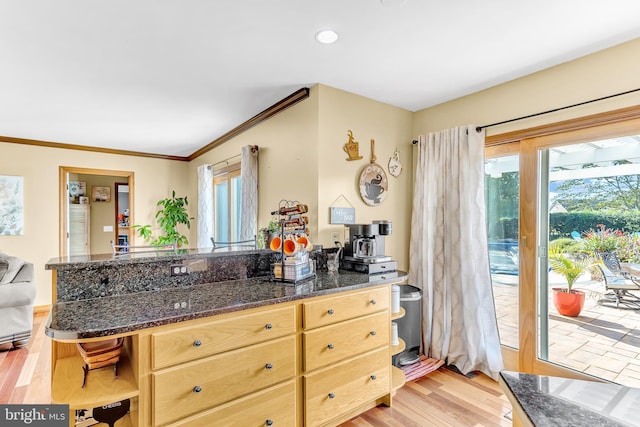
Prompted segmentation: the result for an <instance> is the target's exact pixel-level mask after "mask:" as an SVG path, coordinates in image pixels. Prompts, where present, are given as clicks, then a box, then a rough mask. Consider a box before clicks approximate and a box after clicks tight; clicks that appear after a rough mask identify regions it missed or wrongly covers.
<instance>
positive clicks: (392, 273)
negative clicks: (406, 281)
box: [369, 271, 398, 283]
mask: <svg viewBox="0 0 640 427" xmlns="http://www.w3.org/2000/svg"><path fill="white" fill-rule="evenodd" d="M395 277H398V272H397V271H387V272H386V273H376V274H370V275H369V283H371V282H377V281H378V280H388V279H393V278H395Z"/></svg>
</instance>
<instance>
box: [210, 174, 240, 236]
mask: <svg viewBox="0 0 640 427" xmlns="http://www.w3.org/2000/svg"><path fill="white" fill-rule="evenodd" d="M241 193H242V185H241V180H240V163H238V164H236V165H231V166H228V167H226V168H223V169H220V170H219V171H217V172H215V173H214V176H213V230H214V239H215V240H216V241H219V242H233V241H237V240H239V237H240V200H241V198H240V195H241Z"/></svg>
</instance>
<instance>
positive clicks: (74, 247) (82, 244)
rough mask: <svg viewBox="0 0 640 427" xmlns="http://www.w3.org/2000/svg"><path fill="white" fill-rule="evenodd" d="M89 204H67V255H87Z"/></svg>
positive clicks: (88, 248) (88, 249)
mask: <svg viewBox="0 0 640 427" xmlns="http://www.w3.org/2000/svg"><path fill="white" fill-rule="evenodd" d="M90 208H91V205H75V204H70V205H69V242H68V245H67V248H69V249H68V250H69V253H68V255H69V256H73V255H89V253H90V252H91V251H90V246H89V237H90V233H89V230H90V228H89V225H90V224H89V219H90V217H91V215H90V210H89V209H90Z"/></svg>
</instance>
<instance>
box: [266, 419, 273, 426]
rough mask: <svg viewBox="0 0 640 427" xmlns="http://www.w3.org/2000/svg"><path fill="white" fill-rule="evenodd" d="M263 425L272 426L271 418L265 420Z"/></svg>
mask: <svg viewBox="0 0 640 427" xmlns="http://www.w3.org/2000/svg"><path fill="white" fill-rule="evenodd" d="M264 425H266V426H272V425H273V420H267V421H265V422H264Z"/></svg>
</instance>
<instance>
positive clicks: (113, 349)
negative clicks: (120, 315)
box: [78, 338, 124, 387]
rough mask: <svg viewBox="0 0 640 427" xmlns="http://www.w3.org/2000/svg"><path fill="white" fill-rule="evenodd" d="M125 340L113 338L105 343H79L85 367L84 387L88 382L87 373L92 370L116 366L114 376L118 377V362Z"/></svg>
mask: <svg viewBox="0 0 640 427" xmlns="http://www.w3.org/2000/svg"><path fill="white" fill-rule="evenodd" d="M123 343H124V338H113V339H109V340H104V341H94V342H83V343H78V351H79V353H80V356H82V360H84V363H85V365H84V366H83V368H82V369H83V370H84V378H83V380H82V387H84V386H85V384H86V381H87V373H88V372H89V370H91V369H99V368H103V367H105V366H110V365H114V370H113V372H114V376H118V362H119V361H120V354H122V345H123Z"/></svg>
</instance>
